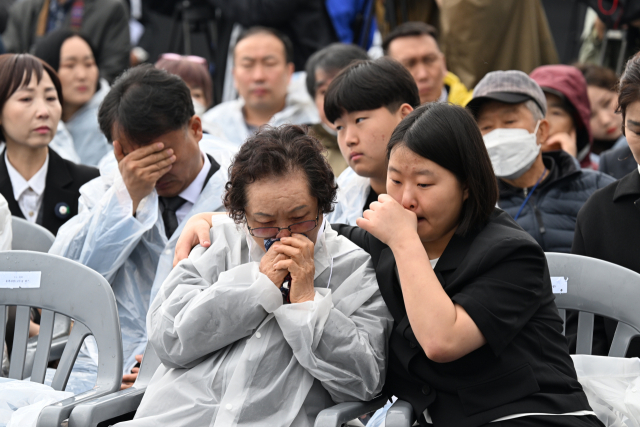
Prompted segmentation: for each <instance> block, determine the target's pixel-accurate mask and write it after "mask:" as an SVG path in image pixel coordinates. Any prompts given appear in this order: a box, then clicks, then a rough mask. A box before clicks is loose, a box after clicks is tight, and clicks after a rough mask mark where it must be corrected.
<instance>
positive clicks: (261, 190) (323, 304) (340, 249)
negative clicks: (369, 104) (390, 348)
mask: <svg viewBox="0 0 640 427" xmlns="http://www.w3.org/2000/svg"><path fill="white" fill-rule="evenodd" d="M335 191H336V186H335V183H334V179H333V173H332V172H331V167H330V166H329V164H328V163H327V161H326V159H325V158H324V157H323V155H322V145H321V144H320V143H319V142H318V141H317V140H316V139H315V138H312V137H310V136H309V135H307V133H306V131H305V130H303V129H302V128H300V127H298V126H282V127H280V128H277V129H271V128H269V129H263V130H261V131H260V132H258V133H257V134H256V135H255V136H253V137H251V138H250V139H249V140H248V141H247V142H246V143H245V144H244V145H243V146H242V147H241V149H240V151H239V153H238V155H237V156H236V157H235V159H234V162H233V165H232V168H231V170H230V177H229V184H228V185H227V192H226V194H225V197H224V201H225V206H226V208H227V210H228V211H229V216H230V217H231V218H233V220H235V221H232V220H231V219H230V218H229V217H228V216H226V215H215V216H214V218H213V225H212V227H211V231H210V234H211V245H210V247H209V248H207V249H205V248H203V247H198V248H196V249H194V250H193V251H192V252H191V255H190V256H189V258H188V259H185V260H183V261H182V262H180V263H179V264H178V265H177V266H176V268H175V269H174V270H173V271H172V272H171V274H170V275H169V277H168V278H167V280H165V282H164V283H163V284H162V287H161V289H160V292H159V294H158V296H157V298H156V299H155V300H154V301H153V302H152V304H151V307H150V309H149V314H148V317H147V327H148V332H149V343H150V345H152V346H153V349H154V350H155V351H156V353H157V354H158V357H159V358H160V360H161V361H162V365H161V366H160V367H159V368H158V370H157V371H156V372H155V374H154V376H153V379H152V380H151V382H150V384H149V386H148V388H147V391H146V393H145V395H144V398H143V400H142V402H141V404H140V407H139V408H138V410H137V412H136V415H135V418H134V420H133V421H130V422H127V423H124V424H121V425H122V426H123V427H124V426H127V427H141V426H156V425H190V426H224V427H232V426H275V427H278V426H282V427H285V426H296V427H307V426H309V427H310V426H313V425H314V421H315V418H316V416H317V414H318V413H319V412H320V411H321V410H323V409H325V408H327V407H329V406H332V405H334V404H335V403H336V402H345V401H357V400H370V399H372V398H373V397H375V396H376V395H377V394H378V393H379V392H380V390H381V389H382V386H383V384H384V379H385V368H386V356H387V353H386V352H387V339H388V338H389V335H390V332H391V326H392V324H393V320H392V318H391V315H390V313H389V311H388V309H387V307H386V305H385V303H384V301H383V299H382V295H381V294H380V290H379V288H378V283H377V280H376V273H375V271H374V268H373V264H372V263H371V258H370V257H369V255H367V254H366V253H365V252H364V251H363V250H362V249H360V248H359V247H357V246H356V245H354V244H353V243H351V242H350V241H348V240H347V239H346V238H344V237H340V236H338V235H337V233H336V232H335V231H334V230H333V229H332V228H331V226H330V224H329V223H328V222H327V221H326V219H325V214H326V213H327V212H328V211H330V209H331V206H332V201H333V198H334V196H335ZM234 222H235V223H234ZM119 426H120V424H119Z"/></svg>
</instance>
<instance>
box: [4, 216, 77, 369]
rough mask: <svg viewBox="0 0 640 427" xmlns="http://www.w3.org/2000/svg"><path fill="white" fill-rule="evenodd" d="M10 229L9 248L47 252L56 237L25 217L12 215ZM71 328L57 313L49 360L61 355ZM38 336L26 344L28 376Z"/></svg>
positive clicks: (67, 320) (66, 319)
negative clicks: (11, 236)
mask: <svg viewBox="0 0 640 427" xmlns="http://www.w3.org/2000/svg"><path fill="white" fill-rule="evenodd" d="M11 231H12V233H13V240H12V242H11V248H12V249H13V250H24V251H36V252H45V253H46V252H48V251H49V248H51V245H53V241H54V240H55V239H56V237H55V236H54V235H53V234H52V233H51V232H50V231H49V230H47V229H46V228H44V227H43V226H41V225H38V224H34V223H32V222H29V221H27V220H26V219H23V218H20V217H17V216H12V217H11ZM70 328H71V319H69V318H68V317H66V316H62V315H57V316H56V318H55V322H54V328H53V340H52V342H51V351H50V354H49V361H54V360H58V359H59V358H60V356H61V355H62V352H63V350H64V346H65V344H66V343H67V338H68V336H69V329H70ZM37 344H38V337H37V336H35V337H32V338H30V339H29V342H28V344H27V354H26V357H25V375H26V376H29V373H30V372H31V366H32V365H33V360H34V359H33V358H34V357H35V351H36V346H37Z"/></svg>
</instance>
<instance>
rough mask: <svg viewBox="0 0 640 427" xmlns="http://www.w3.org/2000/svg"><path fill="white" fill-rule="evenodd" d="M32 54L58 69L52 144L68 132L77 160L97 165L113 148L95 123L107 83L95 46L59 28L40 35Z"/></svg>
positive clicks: (82, 36) (80, 35)
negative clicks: (59, 96) (58, 114)
mask: <svg viewBox="0 0 640 427" xmlns="http://www.w3.org/2000/svg"><path fill="white" fill-rule="evenodd" d="M34 53H35V56H37V57H38V58H40V59H42V60H43V61H45V62H46V63H47V64H49V65H51V67H52V68H53V69H54V70H56V71H57V73H58V76H59V77H60V83H61V84H62V93H63V95H64V102H63V104H62V120H61V122H60V123H59V126H58V129H59V130H58V135H57V136H56V138H54V140H53V141H52V144H53V146H54V147H56V146H57V145H56V144H58V143H62V142H61V138H64V136H65V133H66V132H67V131H68V135H70V136H71V138H72V139H73V147H74V148H75V151H76V153H77V155H78V157H79V163H82V164H85V165H90V166H96V165H97V164H98V162H100V159H102V158H103V157H104V156H105V155H107V154H111V153H112V152H113V147H112V146H111V145H110V144H109V143H108V142H107V139H106V138H105V137H104V135H103V134H102V132H101V131H100V126H99V125H98V108H99V107H100V103H101V102H102V100H103V99H104V97H105V96H106V95H107V93H108V92H109V83H107V81H106V80H104V79H100V71H99V70H98V66H97V65H96V64H97V62H98V58H96V51H95V49H94V48H93V47H92V46H91V43H90V42H89V39H88V38H86V37H85V36H84V35H82V34H78V33H76V32H74V31H71V30H68V29H59V30H56V31H53V32H52V33H50V34H48V35H47V36H46V37H44V38H42V40H40V41H39V42H38V44H37V45H36V49H35V52H34Z"/></svg>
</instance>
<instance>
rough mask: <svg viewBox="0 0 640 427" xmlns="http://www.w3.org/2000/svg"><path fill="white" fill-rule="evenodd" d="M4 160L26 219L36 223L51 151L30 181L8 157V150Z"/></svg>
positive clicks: (14, 194)
mask: <svg viewBox="0 0 640 427" xmlns="http://www.w3.org/2000/svg"><path fill="white" fill-rule="evenodd" d="M4 161H5V163H6V165H7V172H9V179H10V180H11V187H13V197H14V198H15V199H16V202H18V205H19V206H20V210H21V211H22V214H23V215H24V217H25V218H26V220H27V221H29V222H33V223H35V222H36V220H37V219H38V212H40V207H41V206H42V199H43V196H44V187H45V182H46V180H47V171H48V170H49V152H47V158H46V159H45V161H44V164H43V165H42V167H41V168H40V170H39V171H38V172H36V174H35V175H33V176H32V177H31V179H30V180H29V181H27V180H26V179H24V177H23V176H22V175H21V174H20V172H18V171H17V170H16V168H14V167H13V165H12V164H11V162H10V161H9V159H8V158H7V153H6V152H5V154H4Z"/></svg>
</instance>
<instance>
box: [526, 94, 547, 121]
mask: <svg viewBox="0 0 640 427" xmlns="http://www.w3.org/2000/svg"><path fill="white" fill-rule="evenodd" d="M524 106H525V107H527V109H528V110H529V111H531V115H532V116H533V121H534V122H536V123H537V122H538V120H542V119H544V114H542V110H541V109H540V107H539V106H538V104H536V102H535V101H534V100H532V99H530V100H528V101H526V102H525V103H524Z"/></svg>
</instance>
